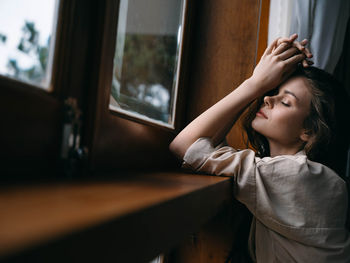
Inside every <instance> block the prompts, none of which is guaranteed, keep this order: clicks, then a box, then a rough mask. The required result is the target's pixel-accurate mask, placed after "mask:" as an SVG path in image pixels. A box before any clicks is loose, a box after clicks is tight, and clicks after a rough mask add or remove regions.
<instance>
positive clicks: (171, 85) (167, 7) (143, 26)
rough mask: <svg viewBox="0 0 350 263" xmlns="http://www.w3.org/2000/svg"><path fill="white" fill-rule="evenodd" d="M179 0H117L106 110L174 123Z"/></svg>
mask: <svg viewBox="0 0 350 263" xmlns="http://www.w3.org/2000/svg"><path fill="white" fill-rule="evenodd" d="M183 7H184V1H180V0H167V1H164V0H147V1H144V0H121V1H120V8H119V16H118V33H117V43H116V52H115V56H114V71H113V81H112V90H111V98H110V108H111V109H113V110H116V111H119V112H123V113H126V114H128V115H132V116H135V117H137V118H142V119H147V120H148V121H153V122H156V123H159V124H162V125H164V126H169V127H173V121H174V113H173V112H174V104H175V100H176V93H177V83H178V80H177V79H178V64H179V58H180V53H181V40H182V24H183V13H184V12H183Z"/></svg>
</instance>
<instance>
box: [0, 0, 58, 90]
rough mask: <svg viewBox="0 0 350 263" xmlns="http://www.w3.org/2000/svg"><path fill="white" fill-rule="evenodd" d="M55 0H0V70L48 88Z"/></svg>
mask: <svg viewBox="0 0 350 263" xmlns="http://www.w3.org/2000/svg"><path fill="white" fill-rule="evenodd" d="M57 6H58V0H30V1H28V0H1V1H0V74H1V75H4V76H7V77H10V78H15V79H18V80H21V81H25V82H29V83H31V84H34V85H38V86H40V87H43V88H48V87H49V83H50V78H51V65H52V54H53V43H54V41H53V38H54V31H55V30H54V29H55V26H56V10H57Z"/></svg>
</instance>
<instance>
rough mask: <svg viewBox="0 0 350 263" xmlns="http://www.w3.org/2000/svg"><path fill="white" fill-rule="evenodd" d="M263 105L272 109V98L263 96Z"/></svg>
mask: <svg viewBox="0 0 350 263" xmlns="http://www.w3.org/2000/svg"><path fill="white" fill-rule="evenodd" d="M264 104H265V105H266V107H268V108H272V107H273V98H272V97H270V96H265V97H264Z"/></svg>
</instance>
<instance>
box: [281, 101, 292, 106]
mask: <svg viewBox="0 0 350 263" xmlns="http://www.w3.org/2000/svg"><path fill="white" fill-rule="evenodd" d="M281 103H282V104H283V105H284V106H286V107H290V105H289V104H288V103H285V102H283V101H281Z"/></svg>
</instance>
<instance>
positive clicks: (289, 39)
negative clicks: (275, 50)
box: [277, 34, 298, 45]
mask: <svg viewBox="0 0 350 263" xmlns="http://www.w3.org/2000/svg"><path fill="white" fill-rule="evenodd" d="M297 37H298V34H292V35H290V37H280V38H279V39H278V42H277V45H280V44H282V43H283V42H287V43H293V42H294V41H295V40H296V39H297Z"/></svg>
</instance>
